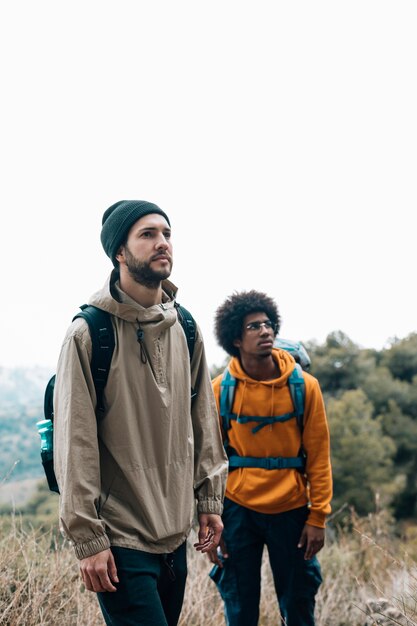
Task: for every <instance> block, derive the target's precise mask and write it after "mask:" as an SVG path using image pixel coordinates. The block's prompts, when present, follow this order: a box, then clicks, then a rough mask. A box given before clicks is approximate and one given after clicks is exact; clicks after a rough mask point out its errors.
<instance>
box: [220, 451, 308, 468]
mask: <svg viewBox="0 0 417 626" xmlns="http://www.w3.org/2000/svg"><path fill="white" fill-rule="evenodd" d="M304 465H305V462H304V458H303V457H301V456H292V457H284V456H276V457H272V456H267V457H256V456H239V455H237V454H231V455H230V456H229V467H230V468H233V469H235V468H236V467H259V468H261V469H266V470H273V469H304Z"/></svg>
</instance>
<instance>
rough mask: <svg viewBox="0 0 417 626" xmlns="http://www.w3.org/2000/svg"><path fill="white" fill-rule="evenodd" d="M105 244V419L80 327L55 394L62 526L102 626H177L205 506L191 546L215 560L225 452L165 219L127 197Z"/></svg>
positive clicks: (109, 224) (65, 350)
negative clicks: (183, 314) (108, 354)
mask: <svg viewBox="0 0 417 626" xmlns="http://www.w3.org/2000/svg"><path fill="white" fill-rule="evenodd" d="M101 242H102V244H103V248H104V250H105V252H106V254H107V255H108V256H109V258H110V259H111V261H112V262H113V265H114V269H113V272H112V273H111V275H110V277H109V279H108V280H107V282H106V284H105V286H104V288H103V289H101V290H100V291H99V292H97V293H96V294H95V295H93V296H92V298H91V299H90V301H89V304H90V305H93V306H95V307H97V308H99V309H102V310H104V311H106V312H108V313H109V314H110V315H111V321H112V325H113V329H114V336H115V348H114V352H113V356H112V361H111V367H110V371H109V376H108V380H107V384H106V387H105V390H104V397H103V405H104V410H103V411H101V412H100V413H101V414H100V415H99V416H98V415H97V416H96V403H97V402H96V401H97V398H96V392H95V387H94V380H93V377H92V373H91V368H90V361H91V354H92V341H91V337H90V333H89V327H88V324H87V323H86V321H85V320H84V319H76V320H75V321H74V322H73V323H72V325H71V326H70V328H69V329H68V331H67V334H66V337H65V339H64V342H63V345H62V349H61V353H60V357H59V363H58V368H57V374H56V383H55V395H54V410H55V418H54V438H55V439H54V450H55V453H54V454H55V473H56V476H57V481H58V485H59V490H60V494H61V497H60V524H61V528H62V530H63V532H64V534H65V536H66V537H67V538H68V539H69V541H70V542H71V543H72V545H73V546H74V549H75V554H76V556H77V558H78V559H79V560H80V570H81V575H82V578H83V581H84V584H85V586H86V588H87V589H88V590H89V591H94V592H97V594H98V599H99V603H100V607H101V609H102V613H103V616H104V619H105V621H106V624H108V625H112V626H124V625H126V626H127V625H132V626H133V625H137V624H140V625H142V626H147V625H149V626H167V625H168V626H174V625H175V624H177V622H178V619H179V615H180V612H181V606H182V602H183V596H184V589H185V580H186V573H187V568H186V538H187V536H188V533H189V531H190V529H191V526H192V522H193V518H194V503H195V501H197V514H198V521H199V533H198V543H196V544H195V548H196V549H197V550H199V551H201V552H207V551H208V550H209V549H212V548H213V549H214V548H215V547H216V546H217V544H218V543H219V540H220V535H221V532H222V527H223V526H222V522H221V517H220V515H221V513H222V503H223V496H224V487H225V480H226V473H227V457H226V456H225V453H224V449H223V446H222V441H221V434H220V429H219V426H218V421H217V412H216V405H215V400H214V396H213V391H212V387H211V382H210V376H209V371H208V367H207V363H206V359H205V353H204V346H203V340H202V337H201V333H200V330H199V328H198V326H197V327H196V338H195V344H194V350H193V355H192V359H191V362H190V355H189V352H188V348H187V340H186V336H185V333H184V330H183V328H182V326H181V324H180V322H179V320H178V316H177V308H176V302H175V294H176V288H175V286H174V285H173V284H172V283H171V282H170V281H169V280H168V277H169V276H170V274H171V269H172V242H171V225H170V220H169V218H168V216H167V215H166V213H165V212H164V211H163V210H162V209H160V208H159V207H158V206H157V205H155V204H152V203H150V202H145V201H139V200H138V201H137V200H124V201H121V202H117V203H116V204H113V205H112V206H111V207H110V208H109V209H107V211H105V213H104V215H103V223H102V231H101ZM191 389H193V390H194V392H195V394H196V395H195V397H194V398H193V401H192V402H191Z"/></svg>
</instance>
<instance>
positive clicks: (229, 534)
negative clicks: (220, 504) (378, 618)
mask: <svg viewBox="0 0 417 626" xmlns="http://www.w3.org/2000/svg"><path fill="white" fill-rule="evenodd" d="M306 519H307V507H302V508H299V509H293V510H292V511H286V512H285V513H277V514H265V513H257V512H256V511H252V510H250V509H247V508H245V507H243V506H239V505H238V504H235V503H234V502H232V501H231V500H229V499H228V498H226V499H225V504H224V513H223V524H224V531H223V538H224V540H225V542H226V547H227V551H228V554H229V557H228V558H227V559H225V560H224V562H223V563H224V567H223V568H219V567H218V566H217V565H215V566H214V567H213V568H212V570H211V572H210V576H211V578H212V579H213V580H214V582H215V583H216V585H217V587H218V589H219V591H220V594H221V596H222V598H223V601H224V609H225V617H226V623H227V625H228V626H256V625H257V624H258V620H259V602H260V591H261V564H262V553H263V548H264V545H266V546H267V548H268V554H269V562H270V565H271V570H272V573H273V577H274V584H275V590H276V593H277V597H278V603H279V607H280V611H281V617H282V620H283V623H284V624H286V626H314V623H315V622H314V607H315V595H316V593H317V590H318V588H319V586H320V584H321V581H322V579H321V573H320V565H319V562H318V560H317V559H316V557H314V558H312V559H310V560H308V561H306V560H305V559H304V551H303V550H302V549H300V548H297V544H298V541H299V539H300V536H301V531H302V529H303V527H304V524H305V521H306Z"/></svg>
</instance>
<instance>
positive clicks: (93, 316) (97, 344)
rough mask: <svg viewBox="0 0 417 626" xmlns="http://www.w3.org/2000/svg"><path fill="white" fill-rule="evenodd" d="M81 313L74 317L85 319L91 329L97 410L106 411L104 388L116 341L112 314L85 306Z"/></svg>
mask: <svg viewBox="0 0 417 626" xmlns="http://www.w3.org/2000/svg"><path fill="white" fill-rule="evenodd" d="M80 308H81V311H80V312H79V313H77V315H75V316H74V317H73V321H74V320H75V319H77V318H80V317H81V318H82V319H84V320H85V321H86V322H87V324H88V327H89V330H90V336H91V343H92V354H91V374H92V376H93V380H94V387H95V390H96V395H97V410H98V411H104V404H103V400H104V397H103V396H104V388H105V386H106V383H107V378H108V376H109V371H110V364H111V360H112V356H113V351H114V346H115V341H114V330H113V324H112V321H111V316H110V313H107V311H103V310H102V309H98V308H97V307H95V306H92V305H87V304H83V305H82V306H81V307H80Z"/></svg>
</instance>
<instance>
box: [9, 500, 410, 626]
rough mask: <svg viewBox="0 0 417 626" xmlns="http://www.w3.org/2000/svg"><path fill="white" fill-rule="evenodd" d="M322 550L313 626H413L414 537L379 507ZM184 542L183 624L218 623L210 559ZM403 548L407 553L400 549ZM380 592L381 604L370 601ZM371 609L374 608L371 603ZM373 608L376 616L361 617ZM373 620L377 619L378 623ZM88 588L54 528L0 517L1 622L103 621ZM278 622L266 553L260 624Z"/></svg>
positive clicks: (75, 625) (83, 624)
mask: <svg viewBox="0 0 417 626" xmlns="http://www.w3.org/2000/svg"><path fill="white" fill-rule="evenodd" d="M330 534H332V535H334V537H333V538H332V539H331V540H329V541H328V542H327V545H326V547H325V548H324V549H323V551H322V552H321V553H320V562H321V564H322V570H323V578H324V582H323V585H322V587H321V588H320V591H319V594H318V597H317V626H371V625H372V626H373V625H376V624H378V623H379V624H384V625H385V624H402V625H406V626H417V566H416V564H415V561H414V557H415V554H416V553H417V547H416V546H417V543H416V539H415V537H413V535H412V533H409V540H408V541H404V540H399V539H398V538H397V537H395V534H394V533H393V528H392V527H391V525H390V520H389V518H388V517H387V515H386V514H385V513H383V512H382V513H378V514H376V515H373V516H369V517H367V518H366V519H358V518H356V517H355V516H354V514H352V517H351V528H350V529H349V530H346V529H345V530H341V529H337V532H333V533H330ZM194 539H195V533H192V536H191V537H190V542H189V577H188V581H187V588H186V595H185V601H184V606H183V611H182V614H181V622H180V624H181V626H223V625H224V618H223V607H222V603H221V600H220V598H219V595H218V593H217V590H216V588H215V585H214V583H213V582H212V581H211V580H210V579H209V577H208V571H209V570H210V564H209V562H208V560H206V558H205V557H203V556H202V555H201V554H197V553H196V552H195V551H194V550H193V548H192V547H191V544H192V542H193V541H194ZM406 549H407V550H408V552H407V551H406ZM382 596H383V597H385V598H386V599H387V602H385V604H384V603H383V602H380V603H379V604H374V605H372V601H374V600H376V599H378V598H380V597H382ZM371 607H372V609H371ZM371 610H376V611H377V613H375V612H374V614H373V615H374V616H373V617H372V618H371V617H369V616H368V617H367V615H366V613H367V612H368V614H369V613H370V612H371ZM377 620H379V621H377ZM103 623H104V622H103V620H102V618H101V614H100V611H99V609H98V605H97V602H96V598H95V596H94V594H91V593H89V592H86V591H85V590H84V588H83V586H82V584H81V582H80V579H79V575H78V564H77V561H76V560H75V558H74V556H73V551H72V549H71V548H70V547H69V546H68V545H67V544H66V543H65V542H63V541H62V540H61V539H60V538H59V537H58V535H57V533H56V530H55V529H54V528H52V529H50V530H48V531H45V530H37V529H35V528H26V527H25V525H24V524H23V523H22V521H21V519H20V518H19V517H15V516H2V517H0V624H2V625H5V626H6V625H7V626H47V625H48V626H57V625H59V626H102V625H103ZM279 623H280V618H279V612H278V609H277V602H276V597H275V591H274V588H273V583H272V577H271V572H270V569H269V564H268V561H267V558H265V559H264V563H263V567H262V598H261V618H260V622H259V624H260V626H272V625H274V626H276V625H277V624H279Z"/></svg>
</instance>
